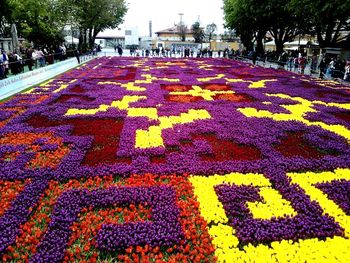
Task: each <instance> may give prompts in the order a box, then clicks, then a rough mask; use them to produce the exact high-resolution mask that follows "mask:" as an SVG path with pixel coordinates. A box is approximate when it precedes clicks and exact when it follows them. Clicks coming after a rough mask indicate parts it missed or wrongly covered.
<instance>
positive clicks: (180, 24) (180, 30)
mask: <svg viewBox="0 0 350 263" xmlns="http://www.w3.org/2000/svg"><path fill="white" fill-rule="evenodd" d="M183 15H184V14H183V13H179V16H180V23H179V35H180V41H181V40H182V33H183V32H182V30H183V25H182V16H183Z"/></svg>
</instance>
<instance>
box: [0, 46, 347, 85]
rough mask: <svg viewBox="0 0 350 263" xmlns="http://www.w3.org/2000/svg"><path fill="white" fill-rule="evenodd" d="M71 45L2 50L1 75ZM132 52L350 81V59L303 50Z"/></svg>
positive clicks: (55, 56)
mask: <svg viewBox="0 0 350 263" xmlns="http://www.w3.org/2000/svg"><path fill="white" fill-rule="evenodd" d="M114 50H115V52H117V53H118V55H119V56H122V55H123V48H122V46H121V45H115V46H114ZM99 51H101V46H100V45H96V46H95V47H94V48H93V49H92V50H91V53H92V54H97V52H99ZM67 52H68V51H67V49H66V47H65V46H64V45H60V46H58V47H57V48H55V49H49V48H48V47H40V48H35V49H34V48H31V47H29V48H26V49H21V50H20V52H19V53H17V52H9V53H6V52H5V51H4V50H1V56H0V79H4V78H6V77H7V75H8V74H9V73H10V72H11V74H13V75H16V74H19V73H22V72H24V66H28V69H29V70H33V68H38V67H44V66H45V65H47V64H53V63H54V60H59V61H62V60H65V59H66V58H67ZM130 55H131V56H142V57H197V58H200V57H206V58H207V57H209V58H210V57H214V56H215V57H219V58H229V59H242V58H245V59H251V60H252V62H253V64H256V61H263V62H264V63H266V62H269V63H277V64H278V67H279V68H284V69H287V70H290V71H295V72H299V73H301V74H303V73H304V71H305V68H306V65H310V70H311V72H317V71H318V72H319V77H320V78H325V77H326V78H332V79H338V80H344V81H348V82H350V61H348V62H346V60H344V59H343V60H340V58H339V57H331V56H329V55H321V56H320V57H318V56H317V55H314V56H312V57H311V58H307V57H306V55H305V54H304V53H302V52H297V51H294V52H283V53H282V54H277V52H275V51H267V52H265V53H264V54H259V55H258V54H257V53H256V52H254V51H246V50H234V49H232V48H231V49H230V48H225V49H224V50H217V51H215V52H214V51H213V50H212V49H211V48H202V49H196V48H194V47H193V46H172V47H171V48H164V47H162V46H160V47H154V48H143V49H139V48H138V47H137V46H132V47H130ZM71 56H76V57H77V59H78V62H80V61H79V60H80V59H79V56H80V52H78V51H77V50H74V51H72V54H71Z"/></svg>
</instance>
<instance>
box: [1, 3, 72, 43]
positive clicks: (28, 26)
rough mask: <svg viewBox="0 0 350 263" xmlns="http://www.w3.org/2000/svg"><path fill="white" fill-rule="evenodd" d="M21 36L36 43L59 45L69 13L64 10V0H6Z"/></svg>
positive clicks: (9, 20)
mask: <svg viewBox="0 0 350 263" xmlns="http://www.w3.org/2000/svg"><path fill="white" fill-rule="evenodd" d="M5 1H7V4H8V8H9V10H10V15H9V18H8V22H9V23H11V24H12V23H14V24H15V25H16V27H17V30H18V34H19V36H22V37H24V38H26V39H27V40H29V41H32V42H33V43H34V44H35V45H44V44H47V45H53V46H54V45H57V44H59V43H60V42H62V39H63V38H62V30H63V28H64V26H65V23H66V19H67V13H65V12H63V11H62V9H61V8H62V6H63V0H26V1H21V0H5Z"/></svg>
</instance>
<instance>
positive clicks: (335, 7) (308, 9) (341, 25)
mask: <svg viewBox="0 0 350 263" xmlns="http://www.w3.org/2000/svg"><path fill="white" fill-rule="evenodd" d="M291 7H292V8H293V10H295V12H296V13H297V14H298V15H299V16H300V17H303V18H304V21H309V31H311V32H314V33H315V35H316V36H317V40H318V43H319V45H320V47H332V46H336V45H337V42H339V41H341V40H344V39H347V38H349V37H350V0H332V1H330V0H327V1H325V0H291Z"/></svg>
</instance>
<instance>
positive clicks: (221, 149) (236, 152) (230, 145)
mask: <svg viewBox="0 0 350 263" xmlns="http://www.w3.org/2000/svg"><path fill="white" fill-rule="evenodd" d="M193 139H195V140H205V141H207V142H208V143H209V144H210V145H211V149H212V151H213V154H207V155H202V160H203V161H208V162H213V161H214V162H222V161H253V160H259V159H261V154H260V151H259V150H258V149H256V148H255V147H252V146H249V145H240V144H238V143H235V142H234V141H230V140H222V139H219V138H217V137H216V135H214V134H201V135H195V136H194V137H193Z"/></svg>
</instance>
